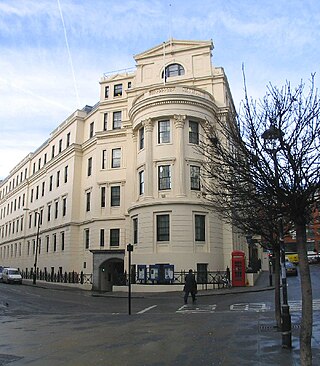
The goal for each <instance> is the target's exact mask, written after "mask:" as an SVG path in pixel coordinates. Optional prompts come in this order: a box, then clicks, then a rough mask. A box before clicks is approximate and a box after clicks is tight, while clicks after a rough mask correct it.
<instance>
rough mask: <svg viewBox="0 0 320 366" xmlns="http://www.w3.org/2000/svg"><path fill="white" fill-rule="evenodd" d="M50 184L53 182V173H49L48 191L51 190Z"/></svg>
mask: <svg viewBox="0 0 320 366" xmlns="http://www.w3.org/2000/svg"><path fill="white" fill-rule="evenodd" d="M52 184H53V175H50V178H49V191H50V192H51V191H52Z"/></svg>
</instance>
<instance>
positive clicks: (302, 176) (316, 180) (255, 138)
mask: <svg viewBox="0 0 320 366" xmlns="http://www.w3.org/2000/svg"><path fill="white" fill-rule="evenodd" d="M246 90H247V89H246V88H245V91H246ZM319 119H320V100H319V98H318V96H317V93H316V90H315V87H314V76H313V75H312V76H311V81H310V88H309V89H308V90H307V91H306V87H305V84H304V83H303V82H301V83H300V84H299V85H298V87H296V88H294V89H292V88H291V85H290V83H289V82H287V83H286V84H285V85H284V86H283V87H282V88H281V89H278V88H277V87H275V86H273V85H271V84H270V85H269V86H268V87H267V92H266V95H265V97H264V98H263V99H262V100H259V101H257V102H256V101H254V100H252V99H250V98H248V96H247V91H246V93H245V99H244V101H243V104H242V107H241V110H240V112H239V114H238V115H235V114H234V113H232V111H230V110H226V111H225V113H224V114H219V115H218V114H217V115H216V118H215V121H208V123H207V124H206V127H205V129H204V130H205V138H204V139H203V142H202V144H201V145H200V150H201V154H203V155H204V156H205V157H206V163H205V164H204V165H203V171H204V179H203V184H204V186H205V190H206V193H207V195H206V198H207V200H208V201H209V202H210V203H211V205H212V207H213V208H214V209H215V210H216V211H217V212H218V213H219V214H220V215H221V216H222V217H223V218H224V219H225V220H228V221H232V222H233V223H234V225H236V226H238V227H239V228H240V229H241V230H242V231H244V232H248V231H250V232H253V233H256V234H260V235H262V236H263V237H264V238H266V239H267V240H268V239H269V241H271V240H272V239H273V243H277V242H278V241H277V240H274V239H275V237H274V235H273V233H274V234H275V235H276V236H277V234H279V236H280V239H283V238H282V234H283V232H281V231H280V232H279V231H278V223H279V220H281V223H284V224H285V225H284V226H285V227H290V225H293V226H294V228H295V230H296V233H297V248H298V254H299V261H300V278H301V292H302V321H301V331H300V358H301V365H303V366H307V365H308V366H309V365H311V364H312V353H311V337H312V288H311V279H310V271H309V265H308V260H307V248H306V224H307V223H308V221H309V219H310V213H311V210H310V208H311V207H312V204H313V202H314V200H315V195H316V194H317V192H318V191H319V188H320V169H319V164H320V146H319V139H320V123H319V122H320V121H319ZM276 303H277V301H276Z"/></svg>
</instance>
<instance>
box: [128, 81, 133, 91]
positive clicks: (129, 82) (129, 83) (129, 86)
mask: <svg viewBox="0 0 320 366" xmlns="http://www.w3.org/2000/svg"><path fill="white" fill-rule="evenodd" d="M131 86H132V83H131V81H128V89H131Z"/></svg>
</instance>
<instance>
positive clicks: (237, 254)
mask: <svg viewBox="0 0 320 366" xmlns="http://www.w3.org/2000/svg"><path fill="white" fill-rule="evenodd" d="M245 272H246V264H245V256H244V252H242V251H241V250H235V251H233V252H232V286H234V287H240V286H245V285H246V277H245V276H246V273H245Z"/></svg>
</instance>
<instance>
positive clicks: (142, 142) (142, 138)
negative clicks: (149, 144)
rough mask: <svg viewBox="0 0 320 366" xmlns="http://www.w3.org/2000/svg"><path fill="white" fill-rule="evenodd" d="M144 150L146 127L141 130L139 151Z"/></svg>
mask: <svg viewBox="0 0 320 366" xmlns="http://www.w3.org/2000/svg"><path fill="white" fill-rule="evenodd" d="M143 148H144V127H141V128H140V129H139V150H142V149H143Z"/></svg>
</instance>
